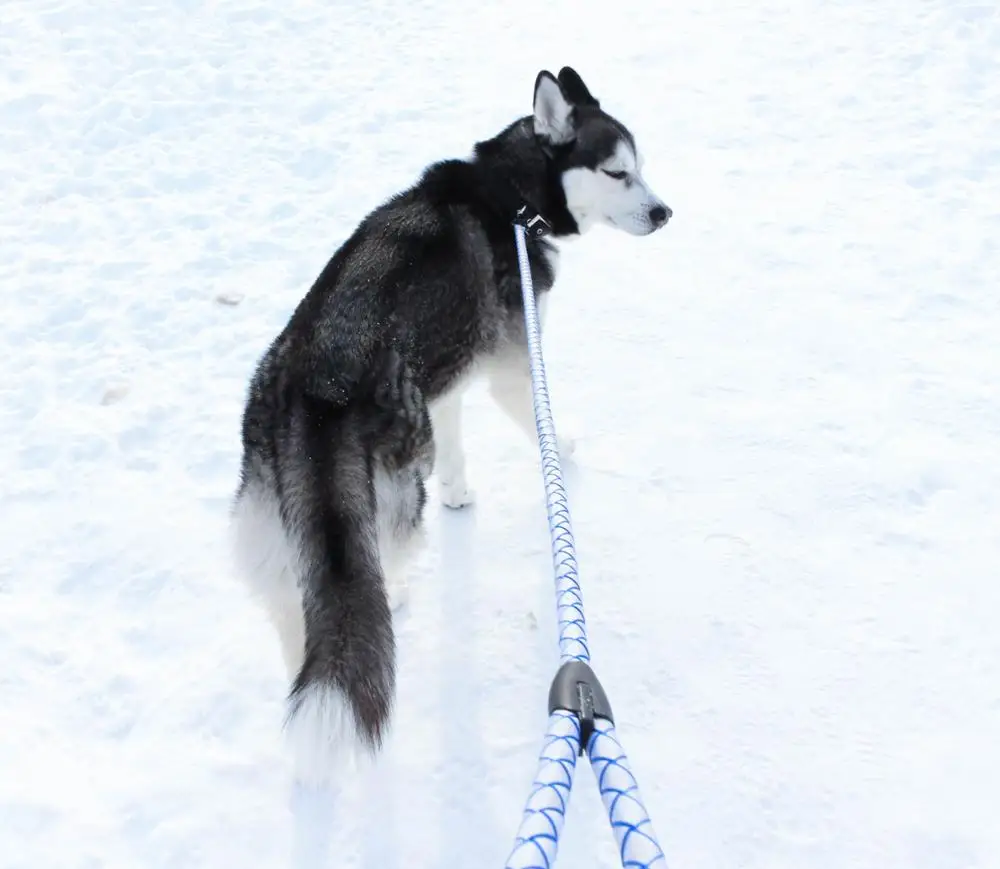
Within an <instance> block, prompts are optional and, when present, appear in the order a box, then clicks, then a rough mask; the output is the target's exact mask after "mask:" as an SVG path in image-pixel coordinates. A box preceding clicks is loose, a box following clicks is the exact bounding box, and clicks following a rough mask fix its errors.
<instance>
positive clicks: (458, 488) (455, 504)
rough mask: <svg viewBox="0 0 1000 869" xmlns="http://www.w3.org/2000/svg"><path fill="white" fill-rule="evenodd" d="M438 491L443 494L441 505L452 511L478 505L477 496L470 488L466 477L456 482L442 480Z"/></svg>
mask: <svg viewBox="0 0 1000 869" xmlns="http://www.w3.org/2000/svg"><path fill="white" fill-rule="evenodd" d="M438 491H439V492H440V493H441V503H442V504H444V505H445V507H450V508H451V509H452V510H459V509H461V508H462V507H468V506H469V505H471V504H475V503H476V495H475V493H474V492H473V491H472V489H470V488H469V484H468V483H466V482H465V478H464V477H459V478H458V479H455V480H441V484H440V486H439V489H438Z"/></svg>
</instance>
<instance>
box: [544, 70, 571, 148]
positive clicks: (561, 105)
mask: <svg viewBox="0 0 1000 869" xmlns="http://www.w3.org/2000/svg"><path fill="white" fill-rule="evenodd" d="M534 122H535V135H536V136H540V137H541V138H543V139H545V140H546V141H547V142H548V143H549V144H552V145H565V144H567V143H568V142H572V141H573V139H574V138H576V113H575V111H574V109H573V104H572V103H571V102H570V101H569V100H568V99H566V94H564V93H563V89H562V86H561V85H560V84H559V81H558V80H557V79H556V77H555V76H554V75H552V73H551V72H549V71H548V70H547V69H543V70H542V71H541V72H540V73H538V78H536V79H535V118H534Z"/></svg>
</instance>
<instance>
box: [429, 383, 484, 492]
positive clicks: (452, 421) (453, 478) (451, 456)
mask: <svg viewBox="0 0 1000 869" xmlns="http://www.w3.org/2000/svg"><path fill="white" fill-rule="evenodd" d="M462 391H463V390H462V387H461V386H455V387H453V388H452V389H451V391H450V392H448V393H446V394H445V395H443V396H442V397H441V398H439V399H438V400H437V401H436V402H434V404H432V405H431V418H432V420H433V430H434V443H435V446H436V450H437V452H436V459H435V470H436V471H437V476H438V485H439V489H440V493H441V503H442V504H444V505H445V506H446V507H451V508H453V509H458V508H459V507H465V506H468V505H469V504H472V503H474V502H475V500H476V496H475V493H474V492H473V491H472V489H470V488H469V484H468V482H467V481H466V479H465V452H464V450H463V449H462Z"/></svg>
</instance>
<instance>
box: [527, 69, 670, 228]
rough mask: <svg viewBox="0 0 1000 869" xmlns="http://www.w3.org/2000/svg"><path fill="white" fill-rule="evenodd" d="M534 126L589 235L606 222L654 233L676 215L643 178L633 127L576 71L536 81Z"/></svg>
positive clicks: (542, 75)
mask: <svg viewBox="0 0 1000 869" xmlns="http://www.w3.org/2000/svg"><path fill="white" fill-rule="evenodd" d="M534 105H535V111H534V119H533V120H534V128H535V135H536V136H537V137H538V140H539V144H540V145H541V146H542V148H543V149H544V150H545V151H546V153H547V154H549V155H550V157H551V159H552V160H553V161H554V162H555V164H556V166H557V167H558V169H559V171H560V173H561V175H562V185H563V190H564V191H565V193H566V206H567V208H568V209H569V212H570V214H571V215H572V216H573V219H574V220H575V221H576V223H577V226H578V227H579V229H580V231H581V232H583V231H584V230H585V229H587V228H588V227H589V226H591V225H592V224H594V223H598V222H603V223H607V224H609V225H610V226H614V227H617V228H618V229H623V230H625V232H628V233H631V234H632V235H649V234H650V233H651V232H655V231H656V230H657V229H659V228H660V227H661V226H664V225H666V223H667V221H668V220H669V219H670V217H671V215H672V214H673V212H672V211H671V210H670V209H669V208H668V207H667V205H666V203H664V202H663V201H662V200H661V199H660V198H659V197H658V196H657V195H656V194H655V193H653V191H652V190H650V189H649V187H648V186H647V185H646V182H645V181H644V180H643V178H642V158H641V157H640V156H639V152H638V149H637V148H636V145H635V139H634V138H633V136H632V134H631V133H630V132H629V130H628V128H627V127H626V126H625V125H624V124H622V123H621V122H620V121H618V120H616V119H615V118H613V117H611V115H609V114H608V113H607V112H605V111H604V110H603V109H601V106H600V103H599V102H598V101H597V100H596V99H594V97H593V96H592V95H591V93H590V91H589V90H588V89H587V86H586V85H585V84H584V83H583V79H581V78H580V76H579V75H577V73H576V72H575V71H574V70H573V69H571V68H570V67H568V66H567V67H563V69H562V70H561V71H560V72H559V77H558V78H557V77H556V76H554V75H552V73H550V72H549V71H548V70H542V71H541V72H540V73H539V74H538V77H537V78H536V79H535V103H534Z"/></svg>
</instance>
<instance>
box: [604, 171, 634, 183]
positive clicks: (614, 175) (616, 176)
mask: <svg viewBox="0 0 1000 869" xmlns="http://www.w3.org/2000/svg"><path fill="white" fill-rule="evenodd" d="M601 171H602V172H603V173H604V174H605V175H607V176H608V177H609V178H614V179H615V181H621V180H623V179H624V178H625V177H626V176H627V175H628V172H612V171H611V170H609V169H602V170H601Z"/></svg>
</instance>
